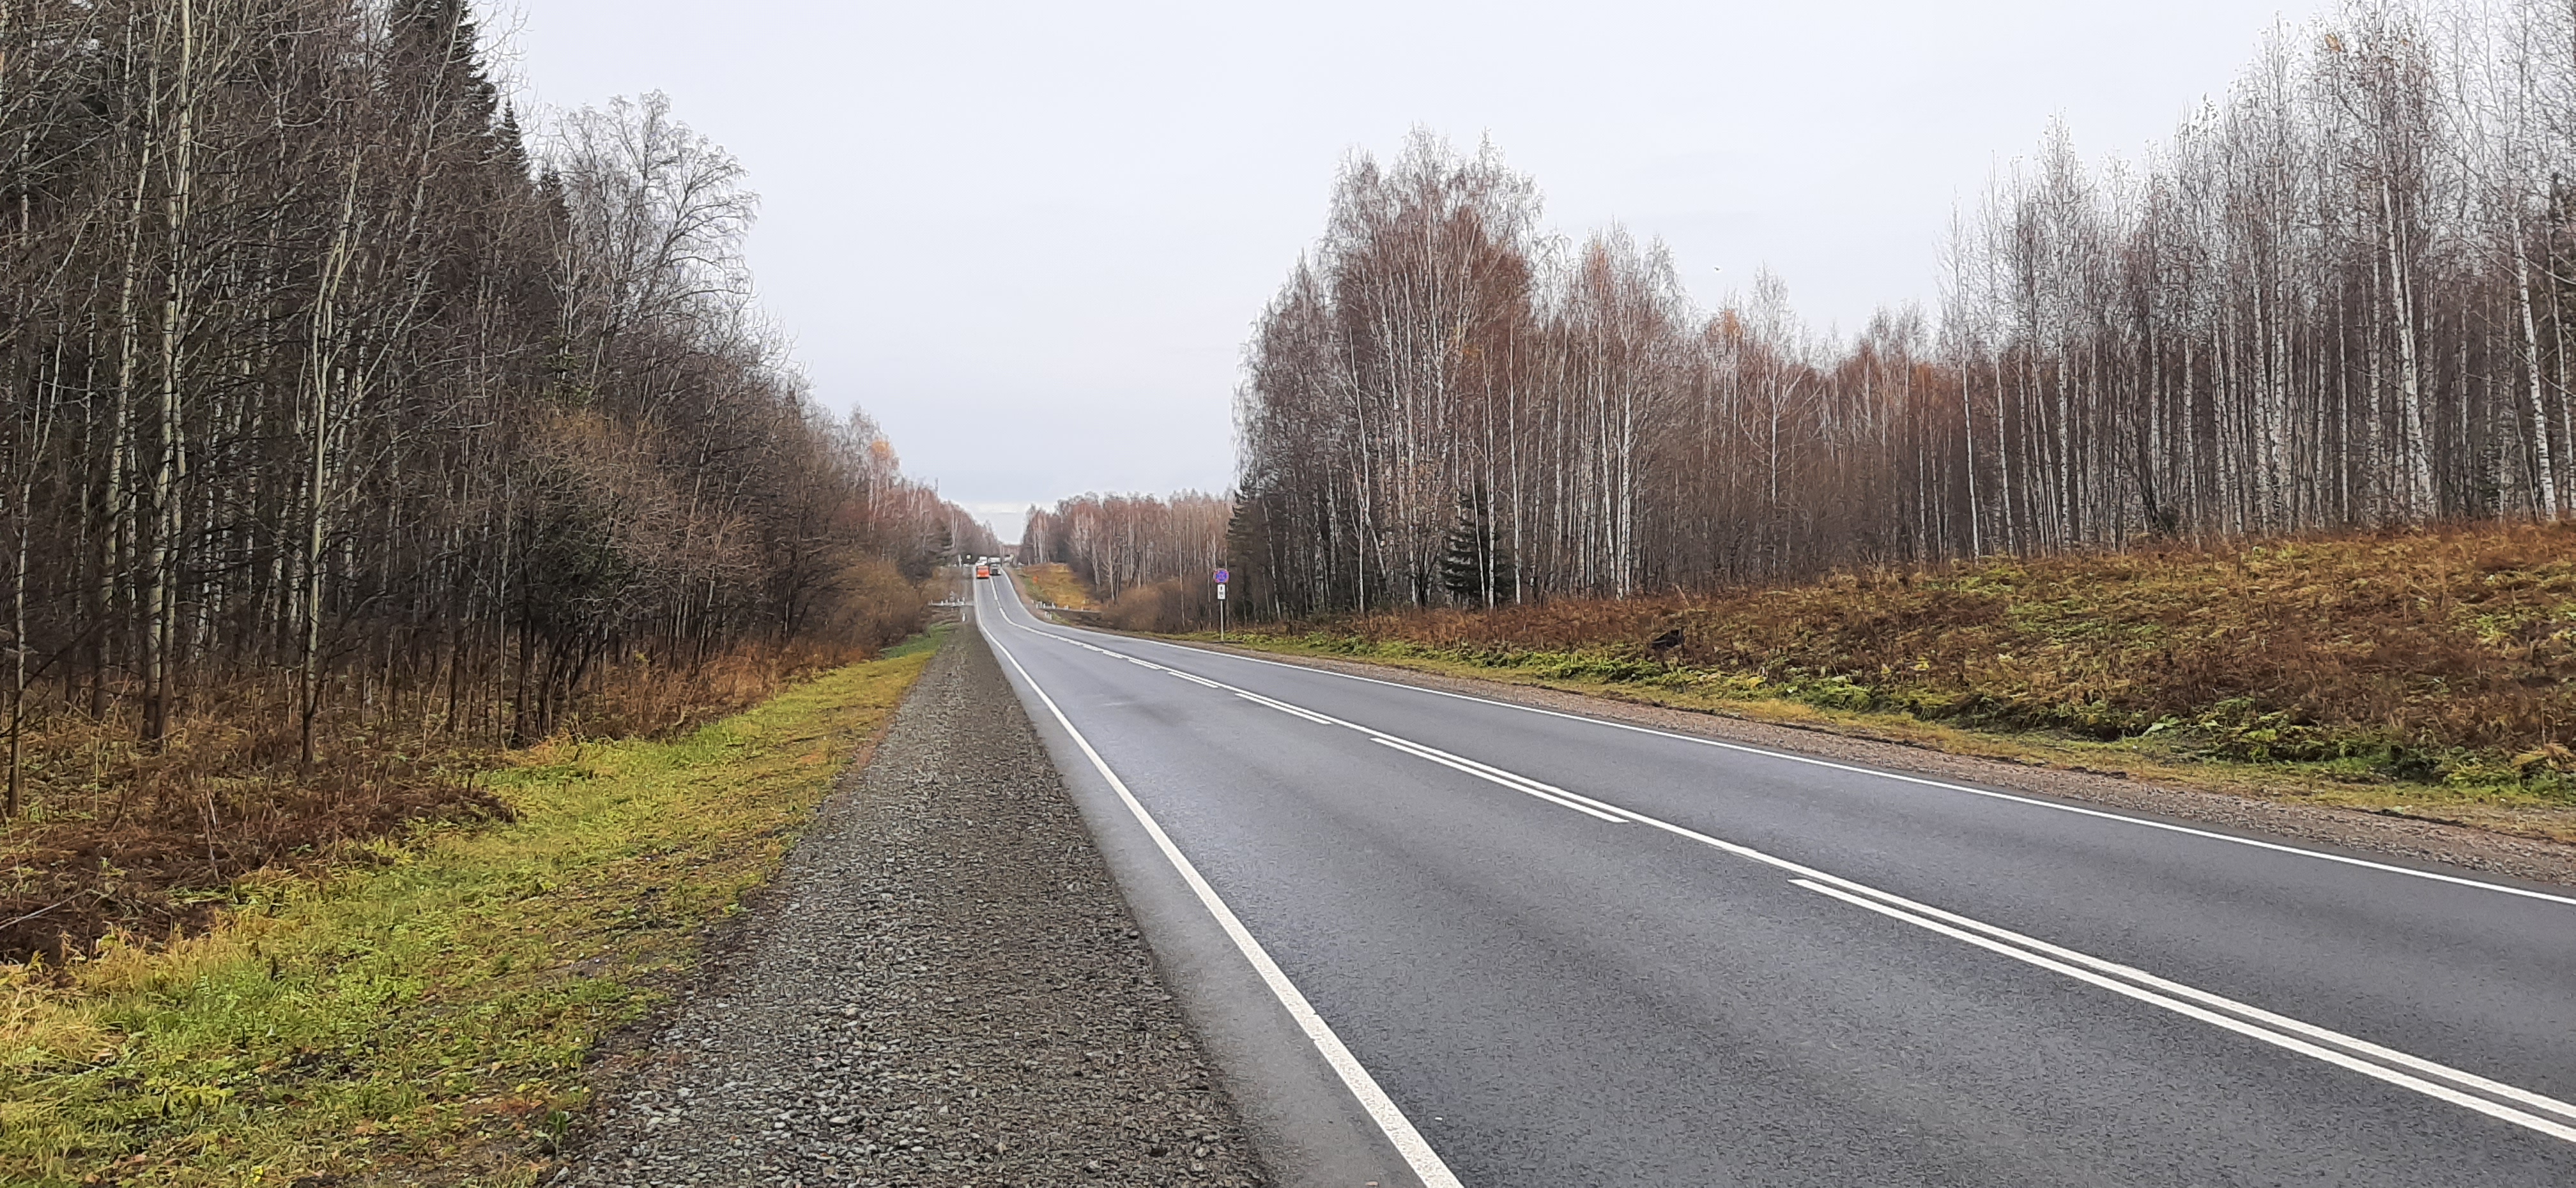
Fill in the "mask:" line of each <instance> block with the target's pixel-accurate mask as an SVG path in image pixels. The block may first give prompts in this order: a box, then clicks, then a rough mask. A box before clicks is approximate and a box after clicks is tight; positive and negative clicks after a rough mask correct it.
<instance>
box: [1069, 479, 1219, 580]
mask: <svg viewBox="0 0 2576 1188" xmlns="http://www.w3.org/2000/svg"><path fill="white" fill-rule="evenodd" d="M1233 507H1234V505H1233V503H1232V501H1230V500H1227V499H1226V498H1224V497H1223V496H1218V495H1202V494H1200V493H1199V492H1196V491H1182V492H1180V493H1178V494H1176V495H1173V496H1170V497H1169V498H1164V497H1160V496H1154V495H1097V494H1094V495H1078V496H1075V497H1074V498H1071V499H1061V500H1057V501H1056V505H1055V507H1054V509H1053V510H1049V509H1045V508H1037V507H1032V508H1030V509H1029V512H1028V521H1027V523H1026V525H1025V526H1024V527H1023V528H1022V529H1021V530H1020V551H1019V560H1020V563H1021V564H1023V565H1049V564H1057V563H1061V564H1063V565H1065V566H1068V567H1070V568H1071V569H1072V570H1073V573H1074V576H1076V577H1078V578H1081V579H1082V580H1083V582H1084V583H1085V584H1086V585H1089V586H1090V587H1091V589H1092V592H1094V593H1096V594H1098V595H1099V596H1100V597H1101V598H1102V599H1103V600H1104V601H1110V600H1115V599H1116V598H1117V597H1118V596H1119V595H1120V594H1123V593H1125V592H1127V591H1128V590H1131V589H1134V588H1136V587H1138V586H1150V585H1152V584H1154V583H1156V582H1161V581H1167V580H1169V579H1172V578H1199V579H1205V578H1207V577H1208V575H1210V574H1211V573H1213V572H1215V570H1216V567H1217V565H1218V564H1219V562H1220V560H1221V559H1222V558H1223V556H1224V550H1225V529H1226V522H1227V519H1228V518H1229V517H1230V516H1231V515H1232V514H1233Z"/></svg>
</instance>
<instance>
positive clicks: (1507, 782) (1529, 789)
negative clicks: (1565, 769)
mask: <svg viewBox="0 0 2576 1188" xmlns="http://www.w3.org/2000/svg"><path fill="white" fill-rule="evenodd" d="M1377 741H1378V742H1380V743H1383V744H1385V745H1387V746H1390V747H1393V748H1395V749H1396V750H1399V751H1402V752H1404V753H1405V754H1408V755H1412V756H1414V757H1416V758H1421V759H1428V760H1430V761H1432V762H1433V763H1437V764H1439V765H1441V766H1442V767H1454V768H1456V769H1458V770H1459V771H1463V772H1466V773H1467V774H1468V775H1471V776H1474V777H1476V778H1477V779H1480V780H1485V781H1489V782H1491V783H1496V784H1501V785H1502V786H1504V787H1506V788H1509V789H1511V790H1512V791H1514V792H1521V793H1526V794H1528V795H1531V796H1535V797H1537V798H1539V799H1540V800H1544V801H1546V802H1548V803H1549V804H1553V805H1556V806H1557V807H1559V808H1570V809H1573V810H1574V811H1576V812H1578V813H1582V814H1583V815H1585V816H1587V817H1598V818H1600V819H1602V820H1604V821H1608V822H1610V823H1611V824H1613V825H1625V824H1627V823H1628V822H1627V821H1626V820H1624V819H1622V818H1619V817H1614V816H1611V815H1610V814H1608V813H1605V812H1602V811H1601V810H1599V809H1597V808H1593V807H1591V806H1590V805H1583V804H1576V803H1575V802H1574V801H1572V800H1570V799H1568V798H1567V797H1566V796H1565V795H1564V794H1562V793H1561V792H1560V791H1559V790H1557V789H1555V788H1552V787H1549V786H1548V785H1546V784H1542V783H1539V782H1538V781H1536V780H1528V779H1523V778H1521V777H1519V776H1516V775H1513V774H1511V773H1510V772H1506V771H1501V770H1498V769H1493V768H1485V769H1483V770H1478V769H1479V768H1481V767H1483V765H1482V764H1476V765H1473V766H1471V765H1470V764H1469V763H1468V761H1466V760H1462V759H1458V758H1456V757H1454V756H1451V755H1450V754H1449V753H1447V752H1445V751H1435V750H1432V749H1431V748H1429V747H1417V746H1414V745H1412V744H1410V743H1405V742H1400V741H1398V740H1396V739H1392V738H1387V737H1384V736H1381V737H1379V738H1378V740H1377Z"/></svg>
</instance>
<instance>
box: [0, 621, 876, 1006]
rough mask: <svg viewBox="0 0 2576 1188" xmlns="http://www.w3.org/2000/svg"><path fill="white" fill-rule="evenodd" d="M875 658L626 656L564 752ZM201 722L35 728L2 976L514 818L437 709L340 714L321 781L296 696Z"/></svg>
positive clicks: (199, 921)
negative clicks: (397, 843) (305, 762)
mask: <svg viewBox="0 0 2576 1188" xmlns="http://www.w3.org/2000/svg"><path fill="white" fill-rule="evenodd" d="M898 638H900V637H899V636H898ZM873 651H874V649H873V648H860V647H857V646H843V647H824V646H818V645H813V644H794V645H787V646H762V647H754V648H743V649H738V650H736V651H734V652H731V653H727V654H724V655H719V656H714V657H710V658H708V659H706V660H705V661H703V662H701V663H699V664H696V665H694V666H674V665H655V664H653V663H650V662H649V661H647V660H644V659H642V658H640V657H627V658H624V660H623V661H622V662H614V663H609V664H606V665H604V666H603V667H601V668H600V669H599V671H598V673H597V674H596V677H595V681H594V683H592V685H591V686H590V688H589V690H588V691H587V692H586V693H585V694H584V695H583V696H582V697H581V698H580V699H579V700H578V701H577V703H576V704H575V706H574V708H573V712H572V713H571V714H570V715H568V716H567V718H566V720H565V723H564V724H563V725H562V726H561V727H559V729H558V738H560V739H576V740H577V739H607V738H666V737H671V736H673V735H676V734H679V733H681V732H683V731H687V730H691V729H694V728H696V727H698V726H700V725H703V724H705V723H707V722H710V721H714V720H716V719H718V718H722V717H724V716H726V715H729V714H733V713H737V712H740V711H742V710H744V709H746V708H748V707H750V706H752V705H756V704H758V703H760V702H761V701H763V700H765V699H767V698H769V697H771V696H772V695H774V694H776V693H777V692H778V691H779V690H781V689H783V688H786V687H788V686H789V685H791V684H793V683H795V682H797V681H798V680H801V679H803V678H805V677H807V676H809V675H811V674H813V673H816V672H820V671H823V670H825V669H828V668H832V667H835V666H838V665H842V664H846V663H849V662H851V661H854V660H857V659H861V658H864V657H865V656H866V655H868V654H871V653H872V652H873ZM432 700H435V699H432ZM184 706H185V709H184V712H183V713H182V714H181V715H180V716H179V718H178V720H177V721H176V723H175V729H174V730H173V732H172V734H171V735H170V737H169V738H168V739H167V740H165V742H164V743H163V744H162V745H161V746H159V747H157V748H156V747H149V746H145V745H143V744H141V743H139V742H138V741H137V739H138V737H139V734H140V730H139V727H140V722H139V720H138V719H137V717H136V715H135V714H133V713H132V712H130V711H129V712H127V713H124V714H121V715H120V714H113V713H112V714H110V715H109V716H108V717H107V718H105V719H92V718H91V717H89V716H88V715H87V714H86V713H83V712H79V711H77V710H73V709H69V708H65V707H54V708H53V710H52V712H50V713H47V714H45V715H44V716H42V717H40V718H38V719H36V720H35V721H33V722H31V723H30V725H29V728H28V737H27V775H28V781H29V783H28V787H29V797H28V801H29V811H28V812H27V813H26V815H25V816H24V818H22V819H21V820H19V821H16V822H11V823H9V824H8V825H7V827H6V828H5V830H4V831H0V961H22V960H25V959H27V958H28V957H30V956H42V957H44V958H45V959H46V960H48V961H49V962H51V963H54V964H57V965H59V964H60V963H61V962H62V961H63V960H64V959H65V958H66V957H68V956H71V955H74V954H78V953H82V952H86V951H88V950H90V949H92V948H93V947H94V946H95V945H96V943H97V941H98V940H99V938H100V937H102V936H104V935H107V934H109V933H110V932H112V931H113V932H122V933H125V934H131V935H135V936H140V937H144V938H147V939H151V940H156V941H157V940H162V939H166V938H170V937H175V936H181V935H187V934H191V933H193V932H195V931H196V930H198V929H200V928H202V927H203V926H204V925H205V924H206V923H207V922H208V921H209V920H210V919H211V918H212V916H213V913H214V910H215V905H216V904H217V903H218V902H219V901H221V900H222V899H223V895H222V892H223V889H224V888H226V887H227V886H228V885H230V884H231V883H232V882H233V881H234V880H236V879H238V878H239V877H241V876H243V875H245V874H247V873H249V872H252V871H257V870H261V869H263V868H270V869H300V868H308V867H321V866H328V865H332V864H339V863H346V862H349V861H359V862H365V861H369V860H371V859H370V858H369V857H368V854H369V851H368V849H367V843H369V842H371V841H373V840H375V839H378V838H382V837H386V836H388V835H393V834H399V833H402V832H404V831H407V830H409V829H412V828H414V827H416V826H420V825H426V824H436V823H441V822H457V821H471V820H487V819H489V820H498V819H507V817H508V816H509V810H508V809H507V808H506V806H504V805H503V804H502V803H501V802H500V801H498V800H496V799H494V798H493V797H492V796H491V794H490V793H489V791H488V790H487V789H486V788H485V787H484V786H483V785H482V783H481V781H480V773H481V772H483V771H485V770H488V769H489V768H491V767H492V766H493V764H494V763H495V762H496V761H498V760H499V758H500V752H499V750H498V749H497V748H496V747H495V746H493V745H492V744H490V743H489V742H485V741H477V740H476V739H474V738H473V737H472V736H471V735H469V734H466V733H463V732H450V731H449V730H448V729H447V724H446V723H445V722H444V721H442V720H441V719H440V718H439V717H438V716H437V715H436V714H434V713H430V712H420V713H394V712H387V711H386V710H385V708H384V707H383V706H381V705H380V706H379V707H377V710H376V711H375V712H372V713H370V712H368V711H366V710H363V709H360V708H353V707H348V706H342V707H339V708H337V709H334V710H329V711H326V712H325V714H324V715H323V716H322V718H321V719H320V720H319V721H318V723H317V727H316V735H317V739H318V741H319V745H318V747H317V757H316V762H315V763H314V765H313V766H312V767H311V768H310V769H306V768H304V767H303V766H302V764H301V735H300V730H299V723H298V719H297V717H296V714H295V712H294V709H293V704H292V700H291V698H290V697H288V696H287V693H286V689H285V686H284V685H283V684H282V683H281V682H280V681H278V680H276V679H267V680H260V681H243V682H236V683H233V684H230V685H226V686H220V687H207V688H201V689H198V690H196V691H194V693H193V695H192V696H190V697H189V698H188V699H187V700H186V702H185V703H184Z"/></svg>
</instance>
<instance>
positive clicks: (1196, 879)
mask: <svg viewBox="0 0 2576 1188" xmlns="http://www.w3.org/2000/svg"><path fill="white" fill-rule="evenodd" d="M1009 617H1010V616H1009V613H1008V612H1004V614H1003V618H1004V620H1005V621H1006V622H1007V621H1008V620H1009ZM1041 634H1043V633H1041ZM985 642H987V643H989V644H991V645H992V646H993V648H994V650H996V651H998V652H1000V653H1002V656H1003V658H1004V659H1007V660H1009V661H1010V662H1011V667H1012V668H1014V669H1016V670H1018V672H1019V674H1020V679H1021V680H1023V681H1026V682H1028V686H1029V691H1030V692H1032V693H1035V694H1037V695H1038V700H1039V701H1041V702H1044V703H1045V704H1046V707H1047V712H1048V713H1050V714H1053V715H1054V716H1055V720H1056V724H1057V725H1059V726H1062V727H1064V732H1065V733H1066V734H1068V735H1070V736H1072V738H1073V742H1074V745H1075V746H1078V747H1080V748H1082V753H1083V756H1084V757H1085V758H1088V759H1090V760H1091V766H1092V769H1093V770H1095V771H1098V772H1099V773H1100V777H1101V778H1102V779H1104V780H1107V781H1109V786H1110V788H1111V789H1113V790H1115V791H1116V792H1117V793H1118V799H1119V801H1120V802H1121V803H1124V804H1125V805H1126V806H1127V811H1128V812H1130V813H1132V814H1134V815H1135V817H1136V822H1137V824H1139V825H1142V826H1144V828H1145V833H1146V835H1147V836H1149V837H1152V838H1153V839H1154V845H1155V846H1156V847H1157V848H1159V849H1160V850H1162V852H1163V857H1164V859H1165V860H1166V861H1169V862H1170V863H1171V864H1172V869H1174V870H1176V871H1179V872H1180V875H1181V880H1182V881H1183V882H1186V883H1188V884H1189V886H1190V890H1191V892H1193V893H1195V894H1196V895H1197V896H1198V898H1199V902H1200V903H1201V904H1202V905H1204V906H1205V907H1206V908H1207V910H1208V914H1209V915H1211V916H1214V917H1216V922H1217V926H1218V927H1220V928H1222V929H1224V930H1225V934H1226V936H1227V938H1228V939H1231V940H1232V941H1233V942H1234V947H1235V948H1236V949H1237V950H1238V951H1240V952H1241V953H1242V954H1243V956H1244V959H1245V960H1246V961H1249V962H1251V963H1252V968H1253V970H1254V972H1256V973H1259V974H1260V975H1261V981H1262V983H1263V984H1264V985H1266V986H1268V987H1269V988H1270V993H1271V995H1272V996H1274V997H1276V998H1277V999H1278V1000H1279V1005H1280V1006H1282V1007H1285V1008H1287V1010H1288V1014H1289V1017H1291V1018H1293V1019H1295V1020H1296V1021H1297V1026H1298V1028H1299V1029H1300V1030H1302V1031H1304V1032H1305V1033H1306V1038H1307V1039H1309V1040H1311V1041H1313V1043H1314V1045H1315V1050H1316V1051H1317V1052H1319V1053H1321V1054H1322V1055H1323V1057H1324V1062H1325V1063H1326V1064H1329V1065H1331V1066H1332V1068H1333V1071H1334V1072H1335V1073H1336V1074H1338V1075H1340V1077H1341V1079H1342V1084H1343V1085H1344V1086H1345V1087H1347V1088H1348V1089H1349V1090H1350V1091H1351V1095H1352V1096H1353V1097H1356V1098H1358V1099H1359V1102H1360V1107H1361V1108H1362V1109H1364V1110H1367V1111H1368V1115H1369V1118H1370V1120H1371V1121H1374V1122H1376V1123H1377V1126H1378V1130H1379V1131H1381V1132H1382V1133H1384V1134H1385V1135H1386V1138H1387V1141H1388V1142H1389V1143H1392V1144H1394V1146H1395V1150H1396V1154H1397V1155H1399V1156H1401V1157H1402V1158H1403V1159H1404V1162H1405V1165H1406V1166H1407V1167H1409V1168H1411V1169H1412V1170H1413V1174H1414V1175H1416V1176H1418V1177H1420V1178H1421V1180H1422V1182H1423V1184H1424V1185H1425V1188H1463V1186H1462V1185H1461V1184H1459V1182H1458V1177H1457V1175H1456V1174H1455V1173H1453V1172H1451V1171H1450V1170H1449V1165H1448V1164H1447V1163H1445V1162H1443V1161H1442V1160H1441V1158H1440V1155H1439V1153H1438V1152H1436V1151H1433V1150H1432V1149H1431V1143H1430V1142H1429V1140H1426V1139H1424V1138H1423V1137H1422V1132H1421V1131H1418V1130H1415V1129H1414V1128H1413V1122H1412V1120H1410V1119H1408V1118H1406V1117H1405V1116H1404V1111H1403V1110H1401V1109H1399V1108H1397V1106H1396V1104H1395V1102H1394V1100H1393V1099H1391V1098H1389V1097H1388V1096H1387V1095H1386V1090H1384V1089H1382V1088H1380V1087H1379V1086H1378V1083H1377V1078H1376V1077H1373V1076H1371V1075H1369V1071H1368V1069H1367V1068H1366V1067H1365V1066H1363V1065H1362V1064H1361V1063H1360V1061H1359V1057H1357V1056H1354V1055H1352V1054H1351V1050H1350V1048H1349V1047H1348V1046H1347V1045H1345V1044H1343V1043H1342V1037H1341V1036H1339V1035H1336V1034H1334V1032H1333V1028H1332V1025H1331V1024H1329V1023H1326V1022H1325V1021H1324V1017H1323V1016H1322V1015H1319V1014H1316V1013H1315V1008H1314V1006H1313V1004H1311V1003H1308V1002H1307V1001H1306V995H1305V994H1304V992H1302V991H1300V990H1298V989H1297V985H1296V983H1294V982H1291V981H1289V980H1288V975H1287V973H1286V972H1285V971H1282V970H1281V969H1280V968H1279V963H1278V962H1276V961H1273V960H1271V959H1270V952H1269V950H1267V949H1264V948H1262V946H1261V942H1260V941H1259V940H1258V939H1256V938H1254V937H1253V935H1252V932H1251V930H1250V929H1247V928H1245V927H1244V926H1243V921H1242V920H1241V919H1240V918H1238V917H1237V916H1236V915H1235V914H1234V909H1232V908H1230V907H1227V906H1226V904H1225V900H1224V899H1222V898H1219V897H1218V895H1217V893H1216V888H1215V887H1212V886H1210V885H1209V884H1208V881H1207V879H1206V878H1204V877H1202V876H1201V875H1200V874H1199V869H1198V867H1197V866H1196V865H1194V864H1192V863H1191V862H1190V860H1189V857H1188V856H1187V855H1185V854H1183V853H1181V849H1180V847H1179V846H1176V845H1174V844H1172V838H1171V835H1169V834H1167V833H1164V832H1163V827H1162V825H1161V824H1159V823H1157V822H1156V821H1155V820H1154V815H1153V814H1152V813H1150V812H1147V811H1146V810H1145V805H1144V803H1143V802H1142V801H1139V800H1137V799H1136V794H1135V793H1134V792H1131V791H1129V790H1128V788H1127V782H1126V781H1125V780H1121V779H1119V778H1118V773H1117V772H1115V771H1111V770H1110V769H1109V764H1108V763H1107V762H1106V761H1105V760H1103V759H1101V757H1100V752H1098V751H1096V750H1093V749H1092V746H1091V741H1090V740H1089V739H1086V738H1084V737H1083V736H1082V732H1081V731H1080V730H1076V729H1074V726H1073V721H1072V720H1071V719H1069V718H1067V717H1065V716H1064V711H1063V710H1062V709H1060V708H1058V707H1057V706H1056V703H1055V699H1054V698H1052V697H1049V696H1047V692H1046V690H1045V689H1043V688H1040V687H1039V685H1038V682H1037V678H1035V677H1032V676H1030V675H1029V670H1028V668H1027V667H1026V666H1024V665H1022V664H1021V663H1020V658H1019V657H1017V656H1014V655H1012V654H1011V650H1010V648H1009V647H1007V646H1005V645H1004V644H1003V643H1002V641H1000V640H998V639H994V638H993V637H991V636H989V635H987V636H985Z"/></svg>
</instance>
